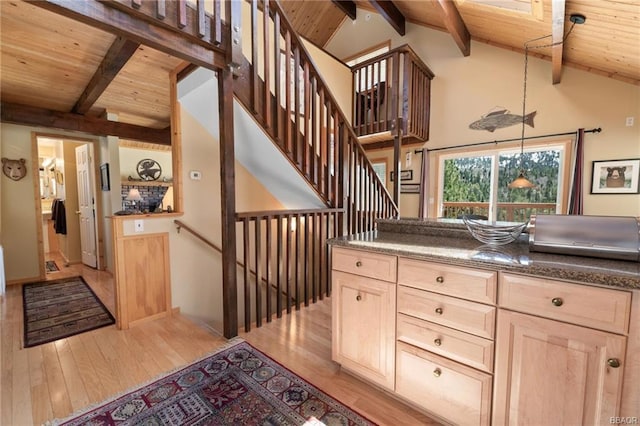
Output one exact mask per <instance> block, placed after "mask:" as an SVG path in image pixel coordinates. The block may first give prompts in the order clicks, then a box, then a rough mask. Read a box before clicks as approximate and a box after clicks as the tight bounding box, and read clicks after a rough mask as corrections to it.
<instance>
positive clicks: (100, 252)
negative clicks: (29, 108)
mask: <svg viewBox="0 0 640 426" xmlns="http://www.w3.org/2000/svg"><path fill="white" fill-rule="evenodd" d="M38 138H50V139H59V140H62V141H63V143H64V142H65V141H68V142H75V143H78V144H83V143H84V144H89V145H91V151H92V152H93V155H92V158H91V174H92V180H93V185H92V186H93V190H94V194H95V214H96V224H95V227H96V257H97V268H96V269H97V270H102V269H103V268H104V267H105V266H106V264H105V256H104V255H105V253H104V241H103V233H104V232H103V224H102V220H100V218H102V199H101V197H100V196H99V193H98V188H97V179H96V177H97V176H99V170H98V166H97V163H96V161H95V160H96V158H95V156H96V152H99V151H98V149H99V146H98V143H99V140H98V139H97V137H94V138H92V137H91V136H90V135H87V136H85V137H79V136H68V135H65V134H59V133H47V132H37V131H34V132H32V133H31V144H32V149H31V164H32V169H33V172H34V177H35V176H39V169H40V167H39V156H38V154H39V152H38ZM67 189H68V188H67V187H66V186H65V191H66V190H67ZM33 190H34V197H35V200H36V218H37V219H36V221H37V222H38V228H37V234H36V235H37V238H38V261H39V271H40V279H42V280H44V279H46V271H45V266H44V261H45V252H44V236H43V234H42V203H41V202H40V184H39V179H34V185H33ZM73 191H76V192H77V191H78V188H73ZM80 263H82V262H80Z"/></svg>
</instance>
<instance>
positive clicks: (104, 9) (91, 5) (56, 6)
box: [26, 0, 226, 71]
mask: <svg viewBox="0 0 640 426" xmlns="http://www.w3.org/2000/svg"><path fill="white" fill-rule="evenodd" d="M26 1H28V2H29V3H30V4H33V5H35V6H39V7H41V8H43V9H46V10H49V11H51V12H54V13H57V14H59V15H62V16H65V17H67V18H70V19H73V20H76V21H78V22H82V23H84V24H87V25H90V26H92V27H95V28H98V29H101V30H103V31H107V32H109V33H112V34H116V35H119V36H122V37H124V38H127V39H130V40H133V41H135V42H137V43H140V44H143V45H145V46H149V47H152V48H154V49H156V50H159V51H160V52H164V53H167V54H169V55H171V56H175V57H177V58H180V59H184V60H185V61H188V62H191V63H194V64H196V65H199V66H201V67H204V68H207V69H210V70H214V71H218V70H221V69H223V68H224V67H225V66H226V61H225V55H224V52H223V51H222V49H220V48H214V47H213V46H210V47H207V46H205V45H203V44H204V43H203V44H198V43H185V39H189V40H191V39H192V37H189V36H188V35H186V34H181V33H179V32H177V31H173V30H171V29H170V28H168V27H166V24H163V23H162V21H158V25H154V24H153V23H151V22H149V21H148V20H146V19H143V18H142V17H139V16H134V15H132V14H129V13H126V12H124V11H122V10H120V9H119V8H116V7H110V6H109V5H108V4H104V3H102V2H99V1H77V0H26ZM114 4H116V5H117V3H114Z"/></svg>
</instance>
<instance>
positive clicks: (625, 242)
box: [527, 215, 640, 262]
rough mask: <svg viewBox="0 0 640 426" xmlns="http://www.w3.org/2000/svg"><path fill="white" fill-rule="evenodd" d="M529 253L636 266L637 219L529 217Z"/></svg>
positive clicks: (639, 223)
mask: <svg viewBox="0 0 640 426" xmlns="http://www.w3.org/2000/svg"><path fill="white" fill-rule="evenodd" d="M527 229H528V232H529V250H531V251H537V252H547V253H560V254H571V255H578V256H591V257H600V258H608V259H620V260H631V261H634V262H640V218H636V217H626V216H574V215H531V219H530V220H529V226H528V228H527Z"/></svg>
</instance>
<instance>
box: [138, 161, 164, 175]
mask: <svg viewBox="0 0 640 426" xmlns="http://www.w3.org/2000/svg"><path fill="white" fill-rule="evenodd" d="M136 171H137V172H138V176H140V179H142V180H157V179H158V178H159V177H160V176H161V175H162V167H160V164H158V162H157V161H156V160H152V159H150V158H145V159H144V160H140V161H139V162H138V165H137V166H136Z"/></svg>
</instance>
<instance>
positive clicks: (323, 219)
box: [318, 213, 329, 300]
mask: <svg viewBox="0 0 640 426" xmlns="http://www.w3.org/2000/svg"><path fill="white" fill-rule="evenodd" d="M328 217H329V213H323V214H321V215H320V223H319V226H320V229H319V238H318V244H319V249H320V268H319V269H320V277H319V281H318V288H319V290H320V291H319V293H320V294H319V297H320V300H322V299H324V296H325V294H326V293H325V292H326V289H327V286H326V281H325V280H326V278H327V275H326V269H325V267H326V265H327V263H328V260H327V259H328V257H327V254H326V251H325V250H326V246H327V244H326V241H327V236H326V235H325V234H326V232H327V227H326V224H328V223H327V218H328ZM323 289H324V290H323Z"/></svg>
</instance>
